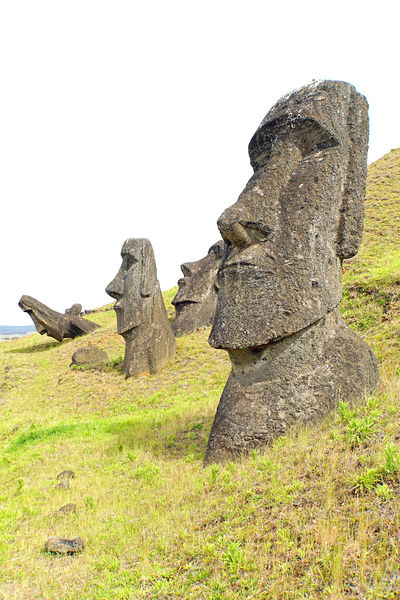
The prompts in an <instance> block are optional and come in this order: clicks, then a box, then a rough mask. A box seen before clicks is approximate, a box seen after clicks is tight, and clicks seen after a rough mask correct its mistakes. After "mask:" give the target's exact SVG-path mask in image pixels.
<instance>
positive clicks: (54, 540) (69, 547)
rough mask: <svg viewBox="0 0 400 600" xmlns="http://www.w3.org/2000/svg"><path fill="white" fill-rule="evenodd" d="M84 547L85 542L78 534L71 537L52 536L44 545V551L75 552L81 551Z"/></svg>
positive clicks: (57, 552) (54, 552)
mask: <svg viewBox="0 0 400 600" xmlns="http://www.w3.org/2000/svg"><path fill="white" fill-rule="evenodd" d="M84 548H85V542H84V540H83V538H81V537H79V536H78V537H75V538H72V539H68V538H63V537H56V536H52V537H50V538H49V539H48V540H47V541H46V542H45V545H44V549H45V551H46V552H52V553H53V554H76V553H77V552H82V550H84Z"/></svg>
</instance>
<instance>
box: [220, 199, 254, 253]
mask: <svg viewBox="0 0 400 600" xmlns="http://www.w3.org/2000/svg"><path fill="white" fill-rule="evenodd" d="M241 212H242V211H240V210H239V209H237V208H235V206H231V207H230V208H227V209H226V210H225V211H224V212H223V213H222V215H221V216H220V218H219V219H218V221H217V225H218V229H219V230H220V232H221V235H222V237H223V239H224V240H225V241H226V242H227V243H228V244H229V243H230V244H233V245H234V246H237V247H238V248H243V247H245V246H249V245H251V239H250V237H249V235H248V232H247V230H246V227H244V226H243V225H242V223H246V220H247V219H246V218H244V215H242V214H241Z"/></svg>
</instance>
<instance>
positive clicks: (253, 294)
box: [210, 81, 368, 349]
mask: <svg viewBox="0 0 400 600" xmlns="http://www.w3.org/2000/svg"><path fill="white" fill-rule="evenodd" d="M367 111H368V105H367V101H366V99H365V98H364V96H362V95H361V94H359V93H358V92H357V91H356V89H355V88H354V87H353V86H352V85H350V84H348V83H344V82H340V81H322V82H315V83H312V84H310V85H308V86H306V87H304V88H302V89H300V90H297V91H295V92H293V93H291V94H289V95H288V96H285V97H284V98H282V99H281V100H279V101H278V102H277V104H275V106H273V108H272V109H271V110H270V111H269V112H268V114H267V115H266V117H265V118H264V120H263V121H262V123H261V125H260V126H259V128H258V129H257V131H256V133H255V134H254V136H253V138H252V139H251V141H250V144H249V155H250V161H251V164H252V167H253V169H254V175H253V176H252V178H251V179H250V180H249V182H248V183H247V185H246V187H245V189H244V190H243V192H242V193H241V195H240V196H239V199H238V200H237V202H236V203H235V204H233V205H232V206H231V207H230V208H228V209H227V210H225V212H224V213H223V214H222V215H221V216H220V218H219V220H218V227H219V230H220V232H221V235H222V237H223V239H224V240H225V242H226V250H225V252H224V256H223V259H222V265H221V268H220V270H219V273H218V285H219V295H218V304H217V310H216V315H215V319H214V325H213V328H212V331H211V335H210V344H211V345H212V346H214V347H217V348H226V349H240V348H248V347H258V346H263V345H266V344H268V343H269V342H271V341H276V340H279V339H282V338H283V337H286V336H288V335H291V334H293V333H294V332H296V331H300V330H301V329H304V328H305V327H307V326H308V325H310V324H312V323H314V322H316V321H317V320H318V319H320V318H321V317H323V316H324V315H325V314H326V313H327V312H328V311H330V310H332V309H333V308H334V307H336V306H337V305H338V304H339V302H340V299H341V283H340V276H341V262H342V260H343V259H344V258H349V257H351V256H353V255H354V254H356V252H357V250H358V247H359V244H360V241H361V235H362V230H363V215H364V194H365V176H366V167H367V162H366V158H367V145H368V112H367Z"/></svg>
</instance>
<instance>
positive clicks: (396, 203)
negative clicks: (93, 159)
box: [0, 150, 400, 600]
mask: <svg viewBox="0 0 400 600" xmlns="http://www.w3.org/2000/svg"><path fill="white" fill-rule="evenodd" d="M399 194H400V150H395V151H392V152H391V153H389V154H388V155H386V156H385V157H383V158H382V159H381V160H379V161H377V162H376V163H374V164H373V165H371V167H370V169H369V177H368V195H367V203H366V210H367V216H366V227H365V236H364V240H363V244H362V248H361V250H360V252H359V254H358V255H357V257H356V258H355V259H353V260H352V261H348V262H347V263H346V265H345V268H344V270H345V274H344V286H345V289H344V302H343V312H344V315H345V318H346V319H347V320H348V322H349V323H350V324H351V326H352V327H354V328H356V329H358V330H359V331H360V333H361V335H363V336H364V337H365V338H366V339H367V340H368V341H369V343H370V344H371V345H372V346H373V347H374V349H375V351H376V352H377V353H378V356H379V359H380V362H381V374H382V383H381V388H380V390H379V392H378V393H377V394H376V395H374V396H373V397H371V398H368V399H365V400H364V401H363V402H362V403H361V404H360V406H359V407H358V408H357V409H356V410H351V409H350V408H349V407H348V406H346V405H343V404H342V405H341V406H340V408H339V411H338V413H337V414H334V415H331V416H330V417H329V418H328V419H326V420H325V421H324V422H323V423H321V424H320V425H318V426H316V427H313V428H310V429H301V430H300V429H299V430H294V431H293V432H292V433H291V435H289V436H285V437H284V438H281V439H280V440H278V441H277V442H276V443H275V444H274V446H273V447H272V448H269V449H266V451H265V452H264V453H257V452H254V453H253V455H252V456H251V457H249V458H247V459H244V460H242V461H241V462H239V463H236V464H233V463H229V464H228V465H226V466H225V467H221V466H215V465H214V466H210V467H207V468H206V469H203V468H202V458H203V455H204V450H205V444H206V441H207V436H208V432H209V428H210V426H211V422H212V419H213V416H214V412H215V409H216V406H217V403H218V400H219V396H220V394H221V391H222V389H223V386H224V383H225V381H226V378H227V375H228V372H229V369H230V364H229V360H228V358H227V355H226V353H225V352H223V351H216V350H213V349H211V348H210V347H209V346H208V344H207V335H208V331H207V330H203V331H200V332H198V333H196V334H194V335H192V336H186V337H183V338H180V339H178V340H177V357H176V360H175V361H174V362H173V363H171V364H169V365H168V366H167V367H166V368H165V369H164V370H163V371H161V372H160V373H159V374H158V375H157V376H142V377H139V378H137V379H128V380H125V379H124V378H123V376H122V373H121V359H122V356H123V341H122V338H120V337H119V336H118V335H116V333H115V325H114V315H113V312H100V313H96V314H93V315H92V316H91V318H93V320H96V321H97V322H98V323H99V324H100V325H101V329H99V330H97V331H95V332H93V333H92V334H90V335H89V336H87V337H86V338H84V340H79V339H78V340H69V341H64V342H63V343H62V344H60V343H58V342H53V341H51V340H49V338H41V337H40V336H39V335H38V334H34V335H32V336H29V337H26V338H23V339H21V340H15V341H13V342H5V343H2V344H0V388H1V389H0V451H1V468H0V567H1V568H0V598H4V599H7V600H12V599H18V600H24V599H26V600H28V599H29V600H33V599H35V598H37V599H39V598H41V599H45V600H50V599H59V600H78V599H79V600H84V599H87V600H89V599H90V600H92V599H97V600H101V599H103V600H104V599H107V600H111V599H113V600H114V599H119V600H124V599H126V600H128V599H130V600H132V599H142V598H143V599H151V598H160V599H167V598H168V599H175V598H176V599H178V598H182V599H183V598H185V599H193V600H199V599H203V598H204V599H206V598H207V599H214V600H218V599H221V600H222V599H224V600H226V599H235V600H236V599H242V600H244V599H250V598H251V599H258V598H260V599H261V598H262V599H265V598H271V599H272V598H273V599H279V600H281V599H287V600H288V599H293V600H294V599H296V600H297V599H306V598H317V599H326V598H331V599H332V600H333V599H335V600H336V599H338V598H354V599H356V598H357V599H361V598H362V599H364V598H370V599H378V598H382V599H383V598H398V597H399V595H400V571H399V560H398V551H399V544H400V533H399V532H400V528H399V502H398V500H399V495H400V486H399V479H400V476H399V472H400V458H399V452H400V450H399V448H400V434H399V431H400V394H399V391H400V370H399V362H398V361H399V359H398V357H399V346H400V306H399V289H400V285H399V284H400V270H399V256H400V247H399V245H400V235H399V234H400V231H399V226H400V224H399V221H400V198H399ZM173 293H174V290H170V291H169V292H167V293H166V294H165V297H166V301H167V303H168V305H169V311H170V312H171V313H172V307H171V306H170V304H169V302H170V300H171V298H172V296H173ZM87 343H90V344H93V345H95V346H98V347H100V348H103V349H105V350H106V351H107V352H108V353H109V356H110V365H109V367H108V368H107V370H105V371H101V372H93V371H82V370H78V369H71V368H70V366H69V363H70V357H71V355H72V353H73V352H74V351H75V350H76V349H77V348H78V347H80V346H82V345H85V344H87ZM64 469H73V471H74V472H75V473H76V478H75V479H73V480H72V481H71V487H70V488H69V489H68V490H61V489H57V488H55V484H56V483H57V481H56V479H55V478H56V475H57V473H59V472H60V471H62V470H64ZM71 502H73V503H75V504H76V513H74V512H71V513H60V512H58V509H59V508H60V507H61V506H63V505H66V504H67V503H71ZM50 535H60V536H66V537H73V536H76V535H81V536H82V537H83V538H84V539H85V541H86V544H87V547H86V549H85V551H84V552H83V553H82V554H80V555H79V556H76V557H73V558H72V557H62V558H54V557H53V556H51V555H49V554H46V553H44V552H43V544H44V542H45V540H46V539H47V538H48V537H49V536H50Z"/></svg>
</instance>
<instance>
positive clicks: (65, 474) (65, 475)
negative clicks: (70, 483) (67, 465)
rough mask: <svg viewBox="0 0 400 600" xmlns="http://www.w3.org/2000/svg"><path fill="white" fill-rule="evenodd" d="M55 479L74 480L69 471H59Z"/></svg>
mask: <svg viewBox="0 0 400 600" xmlns="http://www.w3.org/2000/svg"><path fill="white" fill-rule="evenodd" d="M56 479H75V473H74V472H73V471H71V469H66V470H65V471H61V473H59V474H58V475H57V477H56Z"/></svg>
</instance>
